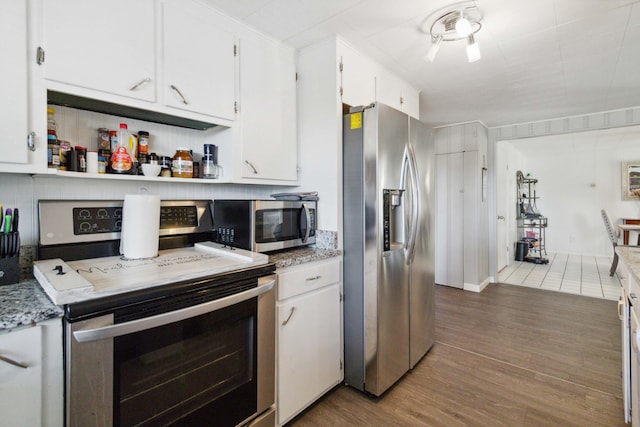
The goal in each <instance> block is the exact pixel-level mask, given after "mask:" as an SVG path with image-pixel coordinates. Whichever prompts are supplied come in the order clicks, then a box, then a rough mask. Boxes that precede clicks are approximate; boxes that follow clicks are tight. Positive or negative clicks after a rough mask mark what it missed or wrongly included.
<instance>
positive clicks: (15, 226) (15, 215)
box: [11, 208, 20, 233]
mask: <svg viewBox="0 0 640 427" xmlns="http://www.w3.org/2000/svg"><path fill="white" fill-rule="evenodd" d="M19 221H20V216H19V211H18V208H15V209H14V210H13V216H12V219H11V231H15V232H16V233H17V232H18V222H19Z"/></svg>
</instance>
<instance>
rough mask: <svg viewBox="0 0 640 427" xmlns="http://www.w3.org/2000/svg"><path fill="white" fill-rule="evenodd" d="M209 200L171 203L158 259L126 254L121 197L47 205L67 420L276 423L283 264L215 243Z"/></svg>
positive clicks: (42, 270) (42, 244)
mask: <svg viewBox="0 0 640 427" xmlns="http://www.w3.org/2000/svg"><path fill="white" fill-rule="evenodd" d="M209 206H210V201H185V200H180V201H175V200H174V201H163V202H162V203H161V217H160V236H161V237H160V245H159V247H160V253H159V256H158V257H156V258H151V259H141V260H127V259H124V258H122V257H121V256H119V255H117V253H118V252H117V251H118V247H119V238H120V235H119V233H120V227H121V222H122V201H40V203H39V223H40V240H39V250H38V252H39V259H40V261H37V262H36V263H35V265H34V274H35V276H36V278H37V279H38V281H39V282H40V284H41V285H42V287H43V289H44V290H45V291H46V293H47V294H48V295H49V297H51V299H52V300H53V301H54V303H56V304H59V305H62V306H64V309H65V316H64V325H65V327H64V330H65V334H64V341H65V342H64V349H65V402H66V414H65V418H66V424H67V425H68V426H87V425H92V426H129V425H137V426H156V425H190V426H192V425H219V426H237V425H254V426H263V425H264V426H266V425H270V426H273V425H274V424H275V417H274V408H273V405H274V395H273V393H274V392H273V390H274V370H275V363H274V362H275V345H274V341H275V320H274V316H275V314H274V311H275V295H274V293H275V292H274V289H273V287H274V284H275V275H274V271H275V266H274V265H273V264H272V263H269V262H268V257H267V256H265V255H262V254H258V253H253V252H249V251H244V250H240V249H235V248H229V247H225V246H223V245H220V244H216V243H212V242H211V241H210V240H212V237H213V234H212V225H211V224H212V222H211V211H210V207H209Z"/></svg>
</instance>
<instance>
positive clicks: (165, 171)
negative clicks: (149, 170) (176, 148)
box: [159, 156, 173, 177]
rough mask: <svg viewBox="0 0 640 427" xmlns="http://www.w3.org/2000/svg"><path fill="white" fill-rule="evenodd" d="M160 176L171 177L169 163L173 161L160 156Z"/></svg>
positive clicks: (167, 157)
mask: <svg viewBox="0 0 640 427" xmlns="http://www.w3.org/2000/svg"><path fill="white" fill-rule="evenodd" d="M159 161H160V166H161V167H162V169H160V176H164V177H171V162H172V161H173V160H172V159H171V157H169V156H160V159H159Z"/></svg>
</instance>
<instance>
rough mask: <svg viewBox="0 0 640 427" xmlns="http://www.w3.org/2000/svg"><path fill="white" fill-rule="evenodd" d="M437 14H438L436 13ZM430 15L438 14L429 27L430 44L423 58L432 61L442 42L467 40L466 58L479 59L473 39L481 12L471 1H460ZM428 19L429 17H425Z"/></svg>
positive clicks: (478, 27)
mask: <svg viewBox="0 0 640 427" xmlns="http://www.w3.org/2000/svg"><path fill="white" fill-rule="evenodd" d="M436 14H438V15H436ZM432 16H438V17H437V18H436V19H434V20H433V22H432V23H431V26H430V27H429V34H430V36H431V46H430V47H429V51H428V52H427V55H426V56H425V60H426V61H429V62H434V60H435V57H436V54H437V53H438V51H439V50H440V45H441V44H442V42H443V41H444V42H453V41H458V40H466V41H467V59H468V60H469V62H475V61H477V60H479V59H480V46H478V43H477V42H476V40H475V37H474V36H475V34H476V33H477V32H478V31H480V29H481V28H482V24H481V23H480V21H481V20H482V13H481V12H480V10H479V9H478V8H477V7H476V6H475V4H474V3H473V2H461V3H457V4H455V5H452V6H449V7H446V8H443V9H439V10H438V11H436V12H435V13H434V14H433V15H432ZM427 21H429V18H427Z"/></svg>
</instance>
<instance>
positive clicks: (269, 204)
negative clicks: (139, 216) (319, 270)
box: [213, 200, 317, 252]
mask: <svg viewBox="0 0 640 427" xmlns="http://www.w3.org/2000/svg"><path fill="white" fill-rule="evenodd" d="M316 207H317V202H316V201H315V200H314V201H302V200H295V201H289V200H214V201H213V228H214V230H215V235H216V237H215V240H216V242H218V243H223V244H226V245H229V246H234V247H237V248H242V249H247V250H251V251H254V252H270V251H276V250H280V249H287V248H294V247H297V246H305V245H311V244H313V243H315V242H316V223H317V222H316V219H317V215H316Z"/></svg>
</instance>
